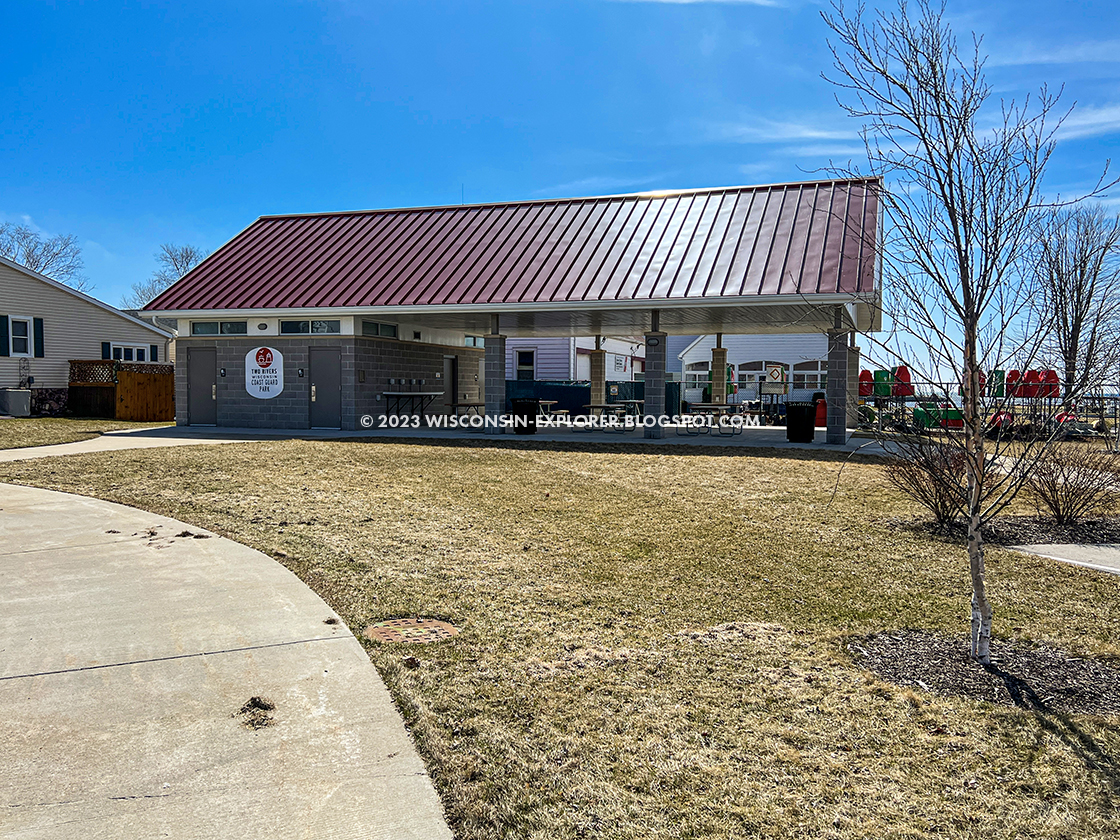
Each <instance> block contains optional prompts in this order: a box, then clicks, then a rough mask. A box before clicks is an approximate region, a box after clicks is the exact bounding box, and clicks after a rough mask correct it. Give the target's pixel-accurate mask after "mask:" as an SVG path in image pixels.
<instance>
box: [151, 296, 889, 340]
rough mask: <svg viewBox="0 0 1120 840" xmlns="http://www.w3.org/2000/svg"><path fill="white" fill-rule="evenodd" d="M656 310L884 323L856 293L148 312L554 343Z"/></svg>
mask: <svg viewBox="0 0 1120 840" xmlns="http://www.w3.org/2000/svg"><path fill="white" fill-rule="evenodd" d="M654 311H656V312H658V313H659V321H660V329H661V330H662V332H665V333H668V334H670V335H699V334H707V333H714V332H723V333H762V334H790V333H793V334H796V333H808V332H818V331H824V330H829V329H832V328H834V327H835V326H836V324H837V318H839V323H840V326H841V327H842V328H843V329H849V330H853V329H854V330H857V331H859V332H868V331H872V330H876V329H878V328H879V324H880V318H881V314H880V307H879V301H878V298H877V295H872V296H863V295H850V294H836V295H801V296H798V295H789V294H784V295H770V296H750V297H739V298H728V297H712V298H710V299H689V300H633V301H609V302H607V301H604V302H594V303H592V302H586V301H573V302H549V303H527V304H509V303H501V304H483V303H479V304H470V305H459V306H452V305H430V306H374V307H334V308H326V307H324V308H305V309H286V308H276V309H206V310H203V309H192V310H149V311H148V314H150V315H156V316H159V317H164V318H184V319H194V320H205V319H211V318H216V319H233V318H237V319H252V318H291V319H299V318H332V317H333V318H337V317H341V316H364V317H367V318H370V319H380V320H388V321H414V322H419V323H423V324H425V325H428V326H429V327H431V328H432V329H443V330H461V331H463V332H467V333H489V332H490V331H491V325H492V316H494V315H497V316H498V323H499V329H500V330H501V333H502V334H503V335H509V336H516V337H532V336H542V337H547V336H585V335H635V334H640V333H643V332H646V331H648V330H649V329H650V328H651V323H652V319H653V313H654Z"/></svg>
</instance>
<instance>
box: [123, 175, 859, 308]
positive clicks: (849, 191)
mask: <svg viewBox="0 0 1120 840" xmlns="http://www.w3.org/2000/svg"><path fill="white" fill-rule="evenodd" d="M878 188H879V182H878V181H877V180H858V181H847V180H845V181H820V182H812V183H801V184H779V185H774V186H764V187H728V188H720V189H702V190H686V191H680V192H672V193H647V194H637V195H624V196H607V197H602V198H572V199H548V200H542V201H526V202H514V203H507V204H477V205H464V206H451V207H421V208H409V209H400V210H370V211H361V212H346V213H321V214H307V215H289V216H262V217H261V218H260V219H258V220H257V221H255V222H254V223H253V224H252V225H250V226H249V227H248V228H246V229H245V230H243V231H242V232H241V233H240V234H238V235H237V236H236V237H234V238H233V239H232V240H231V241H230V242H228V243H226V245H224V246H223V247H222V248H220V249H218V251H216V252H215V253H214V254H213V255H211V256H210V257H209V258H208V259H206V260H205V261H204V262H203V263H201V264H200V265H199V266H198V267H196V268H195V269H194V270H193V271H191V272H190V273H189V274H188V275H187V276H186V277H184V278H183V279H182V280H180V281H179V282H178V283H176V284H175V285H174V286H172V287H171V288H170V289H168V290H167V291H165V292H164V293H163V294H161V295H160V296H159V297H157V298H156V299H155V300H154V301H152V302H151V303H150V304H148V306H147V307H145V308H146V309H150V310H159V311H171V310H220V309H295V308H322V307H367V306H369V307H373V306H398V305H399V306H424V305H461V306H469V305H472V304H514V305H515V304H548V303H561V302H583V303H600V304H601V303H609V302H612V301H619V302H622V301H635V300H641V301H647V300H648V301H655V300H665V301H674V300H690V301H696V300H701V301H711V302H712V303H716V302H717V299H719V298H724V297H754V296H763V295H794V296H802V295H818V294H860V295H861V296H862V295H868V296H869V295H871V294H873V293H874V291H875V289H874V284H875V276H876V274H875V255H874V250H875V248H874V245H875V243H876V242H877V237H878V226H879V205H878V197H877V194H876V191H877V189H878Z"/></svg>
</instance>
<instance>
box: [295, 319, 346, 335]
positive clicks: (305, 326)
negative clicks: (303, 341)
mask: <svg viewBox="0 0 1120 840" xmlns="http://www.w3.org/2000/svg"><path fill="white" fill-rule="evenodd" d="M340 332H342V322H341V321H281V322H280V333H281V334H282V335H306V334H311V335H338V334H339V333H340Z"/></svg>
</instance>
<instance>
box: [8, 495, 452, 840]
mask: <svg viewBox="0 0 1120 840" xmlns="http://www.w3.org/2000/svg"><path fill="white" fill-rule="evenodd" d="M188 531H189V532H190V534H189V535H188V534H187V532H188ZM196 535H199V536H196ZM200 537H201V538H200ZM0 575H2V577H3V581H4V584H3V587H0V708H2V709H3V710H4V712H3V715H0V767H2V768H3V770H2V772H0V836H4V837H35V838H71V837H83V838H148V837H176V838H230V837H238V838H258V837H260V838H265V837H267V838H335V837H337V838H343V837H345V838H424V840H428V839H429V838H449V837H450V836H451V833H450V831H449V830H448V828H447V826H446V823H445V822H444V819H443V814H442V809H441V806H440V802H439V799H438V798H437V796H436V794H435V791H434V790H433V788H432V785H431V782H430V780H429V779H428V777H427V775H426V773H425V771H424V766H423V763H422V762H421V761H420V758H419V756H418V755H417V753H416V751H415V749H414V748H413V745H412V742H411V740H410V739H409V737H408V734H407V733H406V731H405V729H404V726H403V724H402V722H401V720H400V717H399V715H398V714H397V712H396V709H395V708H394V706H393V704H392V701H391V699H390V697H389V694H388V692H387V690H386V689H385V686H384V684H383V683H382V682H381V679H380V677H379V676H378V674H377V672H376V670H375V669H374V668H373V665H372V664H371V663H370V661H369V657H368V656H367V655H366V653H365V651H364V650H363V649H362V647H361V645H359V644H358V642H357V640H356V639H355V638H354V637H353V636H352V635H351V634H350V632H349V631H348V630H347V629H346V627H345V625H343V624H341V623H330V624H328V623H327V620H329V619H337V616H335V614H334V612H333V611H332V610H331V609H330V608H329V607H328V606H327V605H326V604H325V603H324V602H323V601H322V600H321V599H320V598H319V597H318V596H317V595H315V594H314V593H313V592H312V591H311V590H310V589H308V588H307V587H306V586H305V585H304V584H303V583H301V582H300V581H299V580H298V579H297V578H296V577H295V576H294V575H293V574H291V573H290V572H289V571H287V570H286V569H284V568H283V567H282V566H280V565H279V564H278V563H276V562H275V561H274V560H272V559H271V558H269V557H266V556H265V555H263V554H261V553H259V552H257V551H253V550H252V549H249V548H247V547H245V546H242V545H239V544H237V543H234V542H230V541H228V540H224V539H221V538H219V537H217V536H214V535H212V534H208V533H207V532H205V531H201V529H198V528H195V527H193V526H188V525H185V524H183V523H181V522H177V521H176V520H173V519H168V518H166V517H161V516H156V515H154V514H150V513H145V512H143V511H138V510H134V509H132V508H127V507H123V506H121V505H114V504H110V503H107V502H101V501H96V500H93V499H87V498H84V497H80V496H71V495H67V494H63V493H55V492H51V491H46V490H39V489H34V488H28V487H16V486H12V485H0ZM254 696H259V697H265V698H268V699H269V700H270V701H271V702H272V703H273V704H275V710H274V711H272V712H270V713H268V714H269V716H270V717H271V718H272V720H271V722H270V723H269V725H266V726H263V727H262V728H259V729H252V728H249V727H248V726H246V725H245V720H246V718H245V716H244V715H240V714H239V710H240V709H241V708H242V706H243V704H245V703H246V701H248V700H249V699H250V698H251V697H254Z"/></svg>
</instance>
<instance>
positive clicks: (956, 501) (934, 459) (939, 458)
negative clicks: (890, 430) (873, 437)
mask: <svg viewBox="0 0 1120 840" xmlns="http://www.w3.org/2000/svg"><path fill="white" fill-rule="evenodd" d="M894 449H895V457H894V458H893V459H892V460H891V461H890V462H888V464H887V467H886V472H887V480H888V481H890V483H891V484H893V485H894V486H895V487H897V488H898V489H899V490H901V491H902V492H903V493H904V494H905V495H907V496H909V497H910V498H911V499H912V500H914V501H915V502H917V503H918V504H919V505H921V506H922V507H924V508H925V509H926V510H928V511H929V512H930V513H931V514H933V518H934V520H935V521H936V522H937V524H938V525H948V524H950V523H951V522H952V521H953V520H954V519H956V518H957V516H958V515H959V514H960V512H961V511H962V510H963V508H964V500H965V493H966V487H965V484H964V474H965V469H964V452H962V451H961V449H960V448H959V447H957V446H954V445H953V444H952V443H950V442H947V441H944V440H940V439H939V438H938V437H936V436H933V435H924V434H922V435H914V436H912V437H911V438H910V439H909V440H907V441H905V442H901V441H896V442H894Z"/></svg>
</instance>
